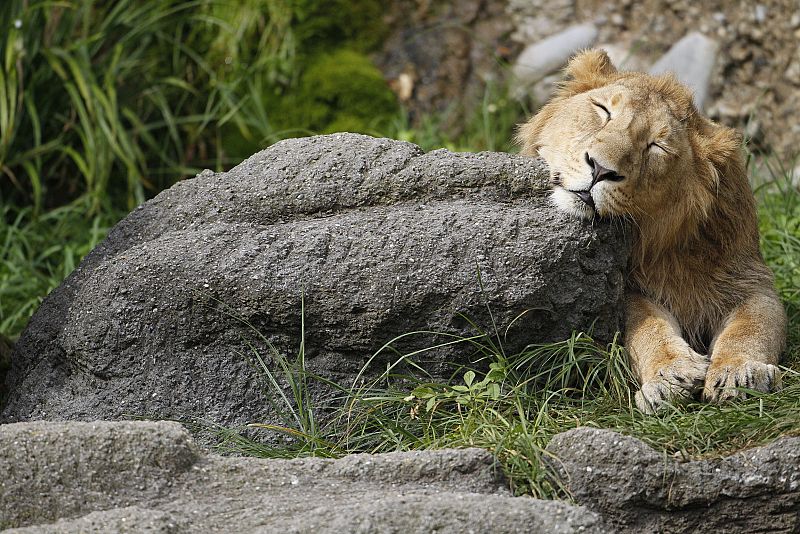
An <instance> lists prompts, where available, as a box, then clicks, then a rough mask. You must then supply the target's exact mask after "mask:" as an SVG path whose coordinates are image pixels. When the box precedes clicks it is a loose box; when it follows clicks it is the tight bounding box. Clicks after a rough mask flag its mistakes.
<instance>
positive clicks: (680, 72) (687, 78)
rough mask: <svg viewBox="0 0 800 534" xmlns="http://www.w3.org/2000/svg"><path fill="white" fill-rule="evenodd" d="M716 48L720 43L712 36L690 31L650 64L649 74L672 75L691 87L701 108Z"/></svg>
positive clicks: (715, 55) (717, 48) (712, 67)
mask: <svg viewBox="0 0 800 534" xmlns="http://www.w3.org/2000/svg"><path fill="white" fill-rule="evenodd" d="M718 50H719V45H718V44H717V42H716V41H714V40H713V39H711V38H709V37H706V36H705V35H703V34H702V33H699V32H690V33H688V34H686V36H685V37H683V38H682V39H681V40H680V41H678V42H677V43H675V44H674V45H672V48H670V49H669V51H667V53H666V54H664V55H663V56H661V58H660V59H659V60H658V61H656V62H655V64H654V65H653V66H652V67H650V74H663V73H665V72H672V73H673V74H675V76H676V77H677V78H678V80H680V81H681V82H682V83H684V84H685V85H687V86H689V88H690V89H692V91H693V93H694V103H695V105H696V106H697V108H698V109H701V110H702V109H703V107H704V106H705V103H706V99H707V98H708V92H709V87H710V83H711V74H712V72H713V70H714V63H715V62H716V59H717V51H718Z"/></svg>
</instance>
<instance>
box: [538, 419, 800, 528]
mask: <svg viewBox="0 0 800 534" xmlns="http://www.w3.org/2000/svg"><path fill="white" fill-rule="evenodd" d="M547 451H548V452H549V453H551V454H552V455H553V456H554V458H555V459H554V460H553V467H554V468H555V469H556V470H557V471H558V472H559V473H560V475H561V477H562V478H563V480H565V481H566V485H567V490H568V491H569V493H570V495H571V496H572V497H573V498H574V500H575V502H576V503H578V504H580V505H583V506H585V507H587V508H588V509H590V510H593V511H595V512H598V513H599V514H601V515H602V516H604V517H605V518H606V519H607V520H608V521H609V522H610V523H611V524H612V526H614V527H616V528H618V529H619V530H620V532H631V533H634V532H663V533H687V534H688V533H693V532H715V531H719V532H726V533H728V532H729V533H742V534H744V533H749V532H782V533H790V532H798V531H800V437H787V438H782V439H778V440H776V441H774V442H773V443H770V444H769V445H765V446H762V447H757V448H754V449H749V450H745V451H742V452H739V453H736V454H733V455H731V456H728V457H724V458H718V459H710V460H698V461H689V462H678V461H675V460H674V459H671V458H668V457H666V456H665V455H664V454H663V453H659V452H657V451H655V450H653V449H652V448H650V447H649V446H648V445H646V444H645V443H643V442H642V441H640V440H638V439H636V438H632V437H628V436H623V435H621V434H618V433H616V432H612V431H610V430H599V429H593V428H577V429H575V430H570V431H568V432H564V433H562V434H558V435H556V436H555V437H553V439H552V440H551V441H550V443H549V444H548V446H547Z"/></svg>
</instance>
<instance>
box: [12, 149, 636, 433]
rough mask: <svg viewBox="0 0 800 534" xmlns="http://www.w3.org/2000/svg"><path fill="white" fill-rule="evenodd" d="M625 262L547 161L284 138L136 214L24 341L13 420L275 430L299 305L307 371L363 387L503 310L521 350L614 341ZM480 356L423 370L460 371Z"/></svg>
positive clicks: (617, 242) (614, 240) (433, 355)
mask: <svg viewBox="0 0 800 534" xmlns="http://www.w3.org/2000/svg"><path fill="white" fill-rule="evenodd" d="M627 254H628V248H627V244H626V242H625V240H624V236H623V229H622V228H616V229H614V228H611V227H610V226H608V225H606V224H603V223H594V224H591V223H584V222H580V221H575V220H573V219H570V218H569V217H567V216H564V215H562V214H560V213H558V212H557V211H555V210H554V208H553V207H552V206H551V205H550V203H549V200H548V197H547V170H546V168H545V167H544V164H543V163H542V162H541V161H539V160H536V159H531V158H524V157H520V156H512V155H508V154H498V153H478V154H468V153H452V152H448V151H446V150H436V151H433V152H430V153H427V154H426V153H423V152H422V151H421V150H420V149H419V147H417V146H415V145H412V144H410V143H404V142H400V141H392V140H389V139H376V138H372V137H367V136H362V135H355V134H334V135H329V136H318V137H310V138H303V139H292V140H287V141H283V142H280V143H277V144H275V145H273V146H272V147H270V148H268V149H267V150H264V151H263V152H259V153H258V154H255V155H254V156H252V157H251V158H250V159H248V160H247V161H245V162H243V163H242V164H241V165H239V166H238V167H236V168H234V169H232V170H231V171H229V172H226V173H220V174H214V173H210V172H204V173H201V174H200V175H199V176H197V177H196V178H194V179H190V180H184V181H182V182H180V183H178V184H176V185H175V186H173V187H172V188H171V189H169V190H167V191H164V192H162V193H161V194H160V195H158V196H157V197H156V198H154V199H153V200H151V201H149V202H147V203H145V204H144V205H142V206H141V207H139V208H137V209H136V210H134V211H133V212H132V213H131V214H130V215H129V216H128V217H127V218H125V219H124V220H123V221H121V222H120V223H119V224H118V225H117V226H116V227H115V228H114V229H113V230H112V231H111V233H110V234H109V236H108V238H107V239H106V240H105V241H103V242H102V243H101V244H100V245H99V246H98V247H97V248H96V249H95V250H94V251H92V252H91V253H90V254H89V255H88V256H87V257H86V258H85V259H84V261H83V262H82V263H81V265H80V266H79V267H78V268H77V269H76V270H75V272H73V273H72V274H71V275H70V276H69V277H68V278H67V280H65V281H64V283H63V284H61V286H59V287H58V288H57V289H56V290H54V291H53V292H52V293H51V294H50V295H49V296H48V297H47V298H46V299H45V301H44V302H43V303H42V305H41V307H40V309H39V310H38V311H37V312H36V314H35V315H34V316H33V318H32V319H31V321H30V323H29V325H28V327H27V329H26V330H25V332H24V333H23V334H22V336H21V337H20V339H19V342H18V343H17V345H16V348H15V351H14V353H13V356H12V367H11V370H10V372H9V376H8V380H7V385H8V388H9V400H8V403H7V405H6V406H5V408H4V409H3V411H2V414H0V421H3V422H13V421H25V420H33V419H56V420H64V419H68V420H72V419H75V420H95V419H120V418H129V417H131V416H147V417H150V418H181V419H184V418H187V419H194V418H200V419H202V420H203V421H206V422H211V423H219V424H224V425H235V424H242V423H247V422H252V421H262V422H276V415H275V413H274V412H272V411H271V408H270V403H269V402H268V399H267V397H266V396H267V395H270V393H269V392H268V388H267V386H266V383H267V382H266V379H265V378H264V377H263V376H262V375H261V374H260V373H259V371H258V368H257V366H256V365H255V362H254V360H255V354H256V353H258V354H259V356H260V357H261V358H262V359H263V360H264V362H265V364H266V365H267V366H270V367H272V369H273V370H277V365H276V363H275V358H274V354H273V353H272V352H271V351H272V349H271V346H272V347H275V348H276V350H278V351H280V352H281V353H282V354H284V355H286V356H287V357H288V358H290V359H294V357H295V355H296V354H297V350H298V347H299V346H300V334H301V330H300V327H301V310H303V311H304V316H305V345H304V348H305V359H306V364H307V367H308V369H309V370H310V371H312V372H315V373H319V374H322V375H324V376H326V377H329V378H332V379H334V380H337V381H339V383H341V384H343V385H346V386H349V385H351V384H352V382H353V380H354V378H355V377H356V375H357V374H358V372H359V371H360V370H361V369H362V367H363V366H364V365H365V363H366V362H367V360H368V359H369V358H370V356H372V355H373V354H374V353H375V351H377V350H378V349H379V348H381V347H382V346H383V345H384V344H385V343H386V342H387V341H389V340H391V339H393V338H395V337H396V336H399V335H401V334H404V333H407V332H412V331H418V330H432V331H437V332H438V331H444V332H448V333H453V334H473V333H474V332H475V331H474V329H473V327H472V326H471V325H470V324H469V321H467V319H465V317H466V318H469V320H471V321H474V322H475V323H477V324H478V325H480V326H482V327H483V328H485V329H486V330H487V331H490V327H491V325H492V324H493V323H492V319H491V318H490V316H489V314H488V312H487V305H488V307H489V308H491V311H492V314H493V315H494V320H495V322H496V324H497V325H498V328H500V329H501V331H505V330H504V329H505V328H506V327H507V326H508V325H509V324H511V323H512V321H513V320H514V318H515V317H517V316H519V315H520V314H521V313H523V312H524V311H525V310H530V312H529V313H525V314H524V315H523V316H522V317H520V318H519V320H517V321H516V322H514V324H513V326H512V328H511V329H510V330H509V331H508V332H507V335H506V337H505V339H504V346H505V349H506V350H507V351H516V350H520V349H522V348H523V347H525V346H526V345H527V344H530V343H540V342H545V341H554V340H562V339H565V338H568V337H569V336H570V334H571V332H572V331H573V330H581V331H588V330H589V329H590V328H591V327H592V325H594V330H593V333H594V336H595V337H596V338H598V339H610V338H611V337H613V335H614V333H615V332H616V331H617V330H618V329H619V327H620V314H621V311H620V310H621V309H622V306H621V298H622V294H623V270H624V266H625V262H626V258H627ZM478 273H480V277H481V283H479V280H478ZM595 320H596V322H595ZM262 336H263V337H262ZM436 343H441V338H437V337H435V336H431V335H427V336H422V335H419V336H411V337H408V338H404V339H403V340H402V342H398V343H397V345H396V346H397V349H398V350H399V351H401V352H408V351H410V350H414V349H419V348H424V347H430V346H432V345H435V344H436ZM470 355H471V351H470V350H468V349H466V348H465V347H462V346H452V347H449V348H447V349H446V350H445V349H442V350H438V351H429V352H426V353H423V354H422V355H420V357H419V358H418V360H417V361H418V363H420V364H422V365H424V366H425V367H426V368H427V369H428V370H430V371H431V372H433V373H434V374H438V376H440V377H443V376H449V375H450V374H451V373H452V372H453V370H454V365H458V364H465V363H469V362H470V358H471V356H470ZM396 357H397V356H396V354H395V353H391V354H389V353H387V354H385V355H381V356H379V357H378V358H377V359H376V360H375V364H374V368H373V369H374V370H375V372H378V371H380V370H382V369H385V365H386V362H387V361H388V360H394V359H395V358H396ZM369 371H370V370H368V372H369ZM310 387H311V394H312V396H314V398H315V399H318V400H319V399H322V398H324V397H325V395H326V394H327V392H328V390H327V389H324V388H323V386H322V384H320V383H316V382H312V383H311V385H310Z"/></svg>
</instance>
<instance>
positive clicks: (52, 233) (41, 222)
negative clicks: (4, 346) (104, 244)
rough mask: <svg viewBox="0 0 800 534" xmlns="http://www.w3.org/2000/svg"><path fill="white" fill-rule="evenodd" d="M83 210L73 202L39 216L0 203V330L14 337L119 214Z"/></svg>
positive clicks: (98, 240) (102, 235)
mask: <svg viewBox="0 0 800 534" xmlns="http://www.w3.org/2000/svg"><path fill="white" fill-rule="evenodd" d="M85 213H86V208H85V206H81V205H75V204H71V205H67V206H62V207H59V208H56V209H54V210H51V211H48V212H46V213H44V214H42V215H38V216H37V215H35V213H34V209H33V208H32V207H27V208H23V209H18V208H13V207H11V206H9V205H0V334H4V335H7V336H9V337H12V338H13V337H16V336H17V335H18V334H19V333H20V332H21V331H22V329H23V328H24V326H25V324H26V323H27V322H28V319H29V318H30V316H31V315H32V314H33V312H34V311H36V308H38V307H39V304H40V303H41V301H42V299H43V298H44V297H45V295H47V294H48V293H49V292H50V291H51V290H53V289H54V288H55V287H56V286H58V285H59V284H60V283H61V282H62V281H63V280H64V278H66V277H67V275H69V273H71V272H72V270H73V269H74V268H75V267H76V266H77V265H78V263H79V262H80V261H81V259H83V257H84V256H85V255H86V254H88V253H89V251H90V250H92V248H94V246H95V245H96V244H97V243H99V242H100V240H101V239H103V238H104V237H105V235H106V234H107V233H108V231H109V229H110V228H111V226H112V225H113V224H114V223H116V221H117V220H118V219H119V218H120V217H121V216H122V214H121V213H117V214H116V215H114V214H110V213H104V214H96V215H94V216H91V217H86V215H85Z"/></svg>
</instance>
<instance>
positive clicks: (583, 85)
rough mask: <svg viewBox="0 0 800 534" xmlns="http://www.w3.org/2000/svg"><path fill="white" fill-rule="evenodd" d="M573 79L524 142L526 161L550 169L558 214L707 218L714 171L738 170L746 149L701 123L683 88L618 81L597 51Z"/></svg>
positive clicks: (637, 78) (628, 76)
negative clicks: (735, 158)
mask: <svg viewBox="0 0 800 534" xmlns="http://www.w3.org/2000/svg"><path fill="white" fill-rule="evenodd" d="M567 75H568V76H570V77H571V80H570V81H567V82H565V83H564V85H563V86H562V87H561V89H560V91H559V92H558V93H557V95H556V97H555V98H554V99H553V100H552V101H551V102H550V103H548V104H547V105H546V106H544V107H543V108H542V109H541V110H540V112H539V113H537V115H536V116H535V117H533V118H532V119H531V120H530V121H529V122H528V123H527V124H525V125H523V126H522V127H521V128H520V132H519V139H520V141H521V142H522V144H523V153H524V154H531V155H540V156H541V157H542V158H544V159H545V161H546V162H547V163H548V165H549V167H550V173H551V181H552V185H553V200H554V202H555V204H556V205H557V206H558V208H560V209H561V210H563V211H566V212H568V213H571V214H574V215H577V216H579V217H583V218H593V217H594V216H595V215H599V216H601V217H613V216H629V217H631V218H633V219H637V220H641V219H643V218H649V219H651V220H652V219H658V218H660V217H659V216H660V215H661V214H662V213H663V212H665V211H671V212H678V211H679V212H683V213H688V212H689V211H693V210H694V211H699V212H702V211H704V210H705V209H707V204H708V202H710V198H709V194H708V193H709V192H710V191H712V190H713V189H714V181H715V180H716V178H717V176H718V174H719V173H718V171H717V169H715V167H714V162H715V161H725V160H726V159H727V160H730V159H731V153H732V151H735V150H737V149H738V146H737V141H736V139H735V137H734V138H731V136H730V135H729V133H728V132H727V129H723V128H721V127H718V126H716V125H714V124H713V123H711V122H710V121H708V120H707V119H704V118H702V117H701V116H699V114H698V113H697V111H696V109H695V108H694V105H693V103H692V97H691V94H690V93H689V92H688V91H687V90H686V89H685V88H684V87H683V86H682V85H680V84H679V83H677V82H676V81H675V80H674V79H673V78H671V77H664V76H660V77H656V76H650V75H647V74H643V73H627V72H626V73H620V72H617V70H616V69H615V68H614V67H613V66H612V65H611V63H610V62H609V60H608V57H607V56H606V54H605V53H604V52H602V51H596V50H595V51H589V52H584V53H583V54H580V55H579V56H577V57H576V58H575V59H573V60H572V62H571V63H570V65H569V66H568V67H567ZM718 134H724V135H721V136H720V135H718ZM714 153H716V157H715V154H714Z"/></svg>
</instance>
